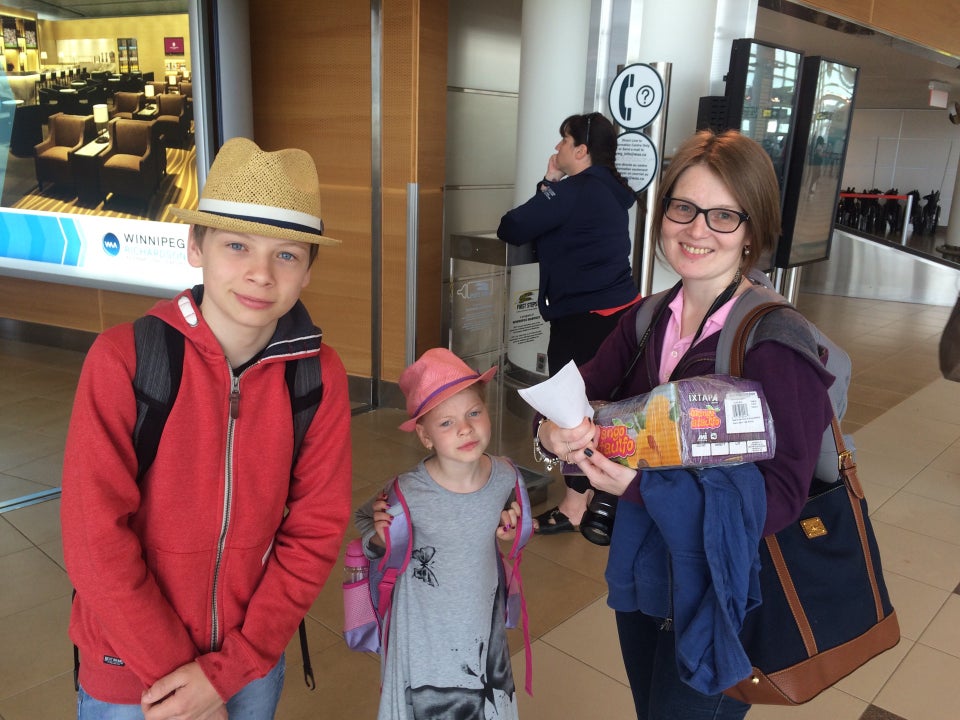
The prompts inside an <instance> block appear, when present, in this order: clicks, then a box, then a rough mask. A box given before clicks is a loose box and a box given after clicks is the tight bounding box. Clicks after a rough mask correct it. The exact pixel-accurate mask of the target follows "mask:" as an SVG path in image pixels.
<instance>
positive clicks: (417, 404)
mask: <svg viewBox="0 0 960 720" xmlns="http://www.w3.org/2000/svg"><path fill="white" fill-rule="evenodd" d="M496 374H497V366H496V365H494V366H493V367H492V368H490V369H489V370H487V371H486V372H485V373H483V374H482V375H481V374H480V373H478V372H477V371H476V370H473V369H472V368H471V367H470V366H469V365H467V364H466V363H465V362H464V361H463V360H461V359H460V358H458V357H457V356H456V355H454V354H453V353H452V352H450V351H449V350H447V349H446V348H432V349H430V350H427V351H426V352H425V353H424V354H423V355H421V356H420V359H419V360H417V361H416V362H415V363H414V364H413V365H411V366H410V367H408V368H407V369H406V370H404V371H403V374H402V375H400V390H401V392H402V393H403V396H404V397H405V398H406V399H407V415H409V416H410V419H409V420H407V421H406V422H404V423H403V424H402V425H401V426H400V429H401V430H404V431H406V432H411V431H412V430H413V429H414V428H415V427H416V426H417V420H418V419H419V418H421V417H423V416H424V415H426V414H427V413H428V412H430V411H431V410H433V409H434V408H435V407H436V406H437V405H439V404H440V403H442V402H443V401H444V400H446V399H447V398H448V397H451V396H452V395H456V394H457V393H458V392H460V391H461V390H463V389H464V388H468V387H470V386H471V385H473V384H474V383H478V382H481V383H487V382H490V378H492V377H493V376H494V375H496Z"/></svg>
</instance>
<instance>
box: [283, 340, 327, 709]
mask: <svg viewBox="0 0 960 720" xmlns="http://www.w3.org/2000/svg"><path fill="white" fill-rule="evenodd" d="M284 377H285V378H286V381H287V390H288V391H289V393H290V411H291V412H292V413H293V460H292V462H291V464H290V473H291V476H292V474H293V466H294V465H296V464H297V458H298V457H300V446H301V445H302V444H303V438H304V436H305V435H306V434H307V429H308V428H309V427H310V423H312V422H313V418H314V416H315V415H316V414H317V408H319V407H320V401H321V400H322V399H323V377H322V374H321V372H320V358H318V357H308V358H301V359H299V360H288V361H287V367H286V369H285V370H284ZM300 654H301V655H302V656H303V682H304V683H306V686H307V687H308V688H310V689H311V690H313V689H315V688H316V687H317V683H316V680H315V679H314V677H313V666H312V664H311V663H310V650H309V648H308V647H307V624H306V620H301V621H300Z"/></svg>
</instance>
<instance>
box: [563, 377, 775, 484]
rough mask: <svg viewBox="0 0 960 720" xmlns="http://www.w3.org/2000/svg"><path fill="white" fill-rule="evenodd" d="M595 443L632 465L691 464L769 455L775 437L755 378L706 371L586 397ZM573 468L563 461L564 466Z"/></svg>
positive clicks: (772, 451)
mask: <svg viewBox="0 0 960 720" xmlns="http://www.w3.org/2000/svg"><path fill="white" fill-rule="evenodd" d="M590 405H591V406H592V407H593V409H594V418H593V419H594V422H595V423H596V425H597V426H598V427H599V428H600V440H599V442H598V444H597V449H598V450H599V451H600V452H601V453H603V454H604V455H605V456H607V457H608V458H610V459H611V460H616V461H617V462H619V463H621V464H622V465H626V466H627V467H631V468H644V467H659V468H664V467H691V466H707V465H725V464H732V463H744V462H754V461H757V460H766V459H768V458H771V457H773V453H774V450H775V447H776V435H775V433H774V429H773V420H772V418H771V416H770V408H769V407H768V406H767V401H766V398H765V397H764V396H763V390H762V389H761V387H760V383H758V382H756V381H755V380H745V379H743V378H738V377H731V376H729V375H705V376H701V377H695V378H689V379H686V380H677V381H675V382H669V383H664V384H663V385H658V386H657V387H655V388H654V389H653V390H651V391H650V392H649V393H646V394H644V395H638V396H636V397H632V398H627V399H626V400H619V401H616V402H591V403H590ZM568 471H570V472H572V473H576V472H577V468H576V466H567V465H565V466H564V472H565V473H567V472H568Z"/></svg>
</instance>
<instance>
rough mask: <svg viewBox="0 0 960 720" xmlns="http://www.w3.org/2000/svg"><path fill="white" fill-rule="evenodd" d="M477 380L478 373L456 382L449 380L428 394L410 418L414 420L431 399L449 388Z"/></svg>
mask: <svg viewBox="0 0 960 720" xmlns="http://www.w3.org/2000/svg"><path fill="white" fill-rule="evenodd" d="M479 378H480V373H474V374H473V375H467V376H465V377H461V378H457V379H456V380H451V381H450V382H448V383H445V384H443V385H441V386H440V387H438V388H436V389H435V390H434V391H433V392H432V393H430V394H429V395H427V396H426V397H425V398H424V399H423V401H422V402H421V403H420V404H419V405H418V406H417V409H416V410H414V411H413V412H412V413H410V417H411V418H415V417H417V416H418V415H420V412H421V411H422V410H423V408H424V407H425V406H426V405H428V404H429V403H430V401H431V400H433V398H435V397H436V396H437V395H439V394H440V393H442V392H444V391H445V390H448V389H449V388H452V387H453V386H455V385H459V384H460V383H463V382H467V381H468V380H478V379H479Z"/></svg>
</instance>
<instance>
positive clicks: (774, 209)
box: [652, 130, 780, 273]
mask: <svg viewBox="0 0 960 720" xmlns="http://www.w3.org/2000/svg"><path fill="white" fill-rule="evenodd" d="M694 165H704V166H706V167H707V168H708V169H709V170H710V171H711V172H713V173H714V174H715V175H716V176H717V177H719V178H720V179H721V180H722V181H723V184H724V185H726V186H727V189H728V190H729V191H730V194H731V195H733V197H734V198H735V199H736V200H737V202H738V203H739V204H740V208H741V209H742V210H743V212H745V213H747V215H749V216H750V219H749V220H747V221H746V222H744V227H745V228H746V233H747V237H748V238H749V240H750V253H749V254H747V255H744V257H743V260H742V263H741V269H742V271H743V272H744V273H746V272H748V271H750V270H751V269H752V268H753V267H754V265H756V263H757V262H758V261H759V259H760V258H761V256H763V255H764V254H765V253H767V252H768V251H770V250H772V249H773V246H774V243H776V241H777V238H778V237H780V186H779V184H778V182H777V176H776V173H775V172H774V169H773V162H772V161H771V160H770V156H769V155H767V153H766V151H764V149H763V148H762V147H760V145H759V144H757V143H756V142H754V141H753V140H751V139H750V138H748V137H746V136H744V135H741V134H740V133H739V132H737V131H736V130H725V131H724V132H722V133H719V134H718V133H715V132H713V131H712V130H701V131H700V132H698V133H697V134H696V135H693V136H691V137H690V138H688V139H687V140H686V141H684V143H683V144H682V145H681V146H680V148H679V149H678V150H677V152H676V153H675V154H674V156H673V159H672V160H671V161H670V165H669V167H667V170H666V172H665V173H664V175H663V180H662V181H661V183H660V189H659V191H658V192H657V203H656V207H655V209H654V213H653V223H652V228H653V230H652V234H653V241H654V243H655V244H656V246H657V249H658V250H660V251H661V252H662V248H661V246H660V227H661V225H662V223H663V201H664V198H667V197H670V196H671V195H672V193H673V188H674V186H675V185H676V184H677V180H678V179H679V177H680V175H681V174H682V173H683V172H684V171H685V170H686V169H687V168H690V167H693V166H694Z"/></svg>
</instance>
